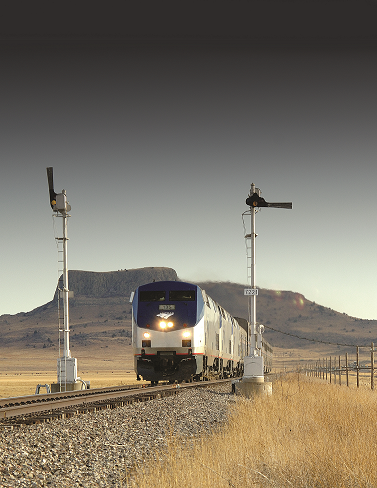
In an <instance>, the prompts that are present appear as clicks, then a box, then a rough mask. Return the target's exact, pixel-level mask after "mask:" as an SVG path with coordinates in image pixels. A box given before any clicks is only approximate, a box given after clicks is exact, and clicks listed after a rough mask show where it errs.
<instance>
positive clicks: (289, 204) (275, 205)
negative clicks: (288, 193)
mask: <svg viewBox="0 0 377 488" xmlns="http://www.w3.org/2000/svg"><path fill="white" fill-rule="evenodd" d="M267 207H273V208H292V202H286V203H270V202H267Z"/></svg>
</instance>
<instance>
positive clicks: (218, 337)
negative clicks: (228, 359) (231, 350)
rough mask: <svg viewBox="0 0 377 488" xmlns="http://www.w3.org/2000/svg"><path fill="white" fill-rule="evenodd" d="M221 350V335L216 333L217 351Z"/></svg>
mask: <svg viewBox="0 0 377 488" xmlns="http://www.w3.org/2000/svg"><path fill="white" fill-rule="evenodd" d="M219 350H220V336H219V334H216V351H219Z"/></svg>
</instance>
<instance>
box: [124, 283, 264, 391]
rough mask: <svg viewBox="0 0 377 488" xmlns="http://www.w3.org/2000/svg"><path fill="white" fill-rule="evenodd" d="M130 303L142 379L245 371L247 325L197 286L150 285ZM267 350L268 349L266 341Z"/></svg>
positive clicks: (205, 376)
mask: <svg viewBox="0 0 377 488" xmlns="http://www.w3.org/2000/svg"><path fill="white" fill-rule="evenodd" d="M130 301H131V302H132V347H133V353H134V368H135V372H136V375H137V379H138V380H140V379H141V377H142V378H143V379H144V380H146V381H150V382H151V384H152V385H153V384H157V383H158V381H170V382H175V381H178V382H181V381H192V380H205V379H209V378H210V377H218V378H227V377H233V376H240V375H242V372H243V358H244V356H245V355H246V354H247V343H248V341H247V325H248V323H247V321H246V320H244V319H236V318H234V317H232V316H231V315H230V314H229V313H228V312H227V311H226V310H224V309H223V308H222V307H221V306H220V305H219V304H218V303H216V302H215V301H214V300H213V299H212V298H211V297H209V296H208V295H207V294H206V292H205V291H204V290H202V289H201V288H200V287H199V286H197V285H194V284H192V283H185V282H182V281H158V282H153V283H148V284H146V285H141V286H139V287H138V288H137V289H136V291H135V292H134V293H132V295H131V298H130ZM267 347H268V348H269V349H271V348H270V346H269V345H267ZM263 351H264V352H265V354H266V352H268V351H267V349H266V343H265V345H264V347H263ZM271 353H272V350H271Z"/></svg>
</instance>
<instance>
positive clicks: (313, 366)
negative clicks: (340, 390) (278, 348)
mask: <svg viewBox="0 0 377 488" xmlns="http://www.w3.org/2000/svg"><path fill="white" fill-rule="evenodd" d="M360 347H363V349H365V346H356V356H355V360H352V357H351V356H350V355H348V353H346V354H345V356H343V357H342V356H335V357H331V356H330V357H327V358H322V359H318V361H314V362H310V363H307V364H306V365H305V366H304V367H300V372H301V373H305V374H306V375H308V376H313V377H316V378H321V379H323V380H326V381H328V382H329V383H334V384H339V385H342V384H344V385H346V386H350V385H351V384H354V383H355V384H356V386H357V388H359V387H360V385H361V383H363V384H365V383H367V384H368V385H370V388H371V389H372V390H374V386H375V372H376V371H377V367H376V366H375V364H374V353H375V351H376V349H375V347H374V343H373V342H372V343H371V345H370V348H369V347H368V349H369V351H368V352H369V353H370V359H367V360H366V359H363V360H362V359H361V357H360Z"/></svg>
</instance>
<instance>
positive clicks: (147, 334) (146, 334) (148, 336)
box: [143, 332, 151, 339]
mask: <svg viewBox="0 0 377 488" xmlns="http://www.w3.org/2000/svg"><path fill="white" fill-rule="evenodd" d="M143 336H144V337H145V338H146V339H149V338H150V336H151V335H150V333H149V332H145V333H144V334H143Z"/></svg>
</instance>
